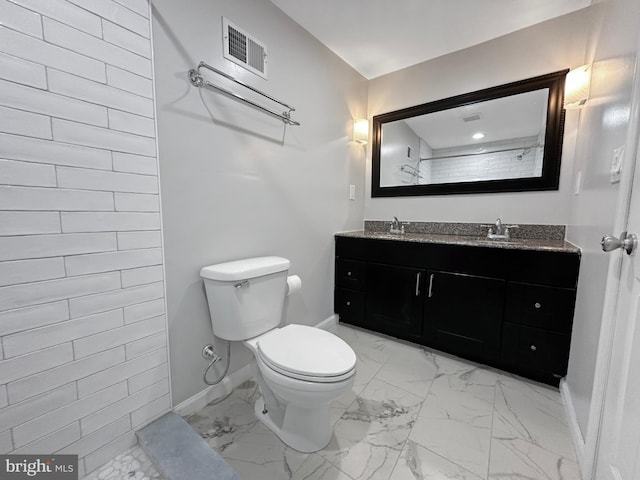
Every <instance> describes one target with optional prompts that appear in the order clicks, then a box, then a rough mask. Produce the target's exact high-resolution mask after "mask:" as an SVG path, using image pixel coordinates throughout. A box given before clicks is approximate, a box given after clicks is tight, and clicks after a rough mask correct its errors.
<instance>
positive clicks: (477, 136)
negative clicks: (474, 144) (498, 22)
mask: <svg viewBox="0 0 640 480" xmlns="http://www.w3.org/2000/svg"><path fill="white" fill-rule="evenodd" d="M471 138H473V139H474V140H480V139H482V138H484V133H482V132H478V133H474V134H473V137H471Z"/></svg>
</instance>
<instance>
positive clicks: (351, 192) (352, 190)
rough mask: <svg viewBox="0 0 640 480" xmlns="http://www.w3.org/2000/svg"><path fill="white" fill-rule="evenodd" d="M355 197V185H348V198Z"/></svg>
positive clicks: (352, 198)
mask: <svg viewBox="0 0 640 480" xmlns="http://www.w3.org/2000/svg"><path fill="white" fill-rule="evenodd" d="M355 199H356V186H355V185H353V184H352V185H349V200H355Z"/></svg>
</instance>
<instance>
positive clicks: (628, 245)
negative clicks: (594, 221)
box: [600, 232, 638, 255]
mask: <svg viewBox="0 0 640 480" xmlns="http://www.w3.org/2000/svg"><path fill="white" fill-rule="evenodd" d="M600 245H602V250H604V251H605V252H612V251H614V250H616V249H618V248H622V249H623V250H624V251H625V252H627V254H628V255H631V254H632V253H633V252H634V250H635V249H636V247H637V246H638V237H637V236H636V234H635V233H627V232H622V233H621V234H620V238H616V237H613V236H611V235H606V236H604V237H602V241H601V242H600Z"/></svg>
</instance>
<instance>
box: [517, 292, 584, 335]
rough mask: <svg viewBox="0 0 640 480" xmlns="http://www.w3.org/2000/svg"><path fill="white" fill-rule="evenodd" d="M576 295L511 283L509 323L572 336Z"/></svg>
mask: <svg viewBox="0 0 640 480" xmlns="http://www.w3.org/2000/svg"><path fill="white" fill-rule="evenodd" d="M575 302H576V291H575V290H573V289H570V288H557V287H545V286H542V285H530V284H526V283H516V282H509V283H508V286H507V301H506V305H505V321H507V322H513V323H519V324H522V325H529V326H531V327H538V328H543V329H548V330H554V331H557V332H564V333H570V332H571V325H572V323H573V310H574V306H575Z"/></svg>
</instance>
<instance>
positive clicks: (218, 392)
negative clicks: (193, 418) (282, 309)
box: [173, 315, 338, 416]
mask: <svg viewBox="0 0 640 480" xmlns="http://www.w3.org/2000/svg"><path fill="white" fill-rule="evenodd" d="M336 323H338V317H337V315H331V316H330V317H329V318H326V319H325V320H323V321H321V322H320V323H318V324H317V325H316V328H321V329H323V330H326V329H327V328H330V327H332V326H333V325H335V324H336ZM251 377H252V373H251V364H247V365H245V366H244V367H241V368H239V369H238V370H236V371H235V372H233V373H232V374H231V375H227V376H226V377H225V378H224V379H223V380H222V381H221V382H220V383H219V384H218V385H212V386H210V387H208V388H205V389H204V390H202V391H201V392H198V393H196V394H195V395H194V396H193V397H191V398H187V399H186V400H185V401H184V402H182V403H180V404H178V405H176V406H175V407H174V408H173V411H174V412H176V413H177V414H178V415H181V416H185V415H191V414H192V413H194V412H196V411H198V410H200V409H201V408H204V407H205V406H206V405H208V404H209V403H211V402H213V401H215V400H218V399H219V398H222V397H224V396H225V395H228V394H230V393H231V392H232V391H233V389H234V388H236V387H238V385H242V384H243V383H244V382H246V381H247V380H249V379H250V378H251Z"/></svg>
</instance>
